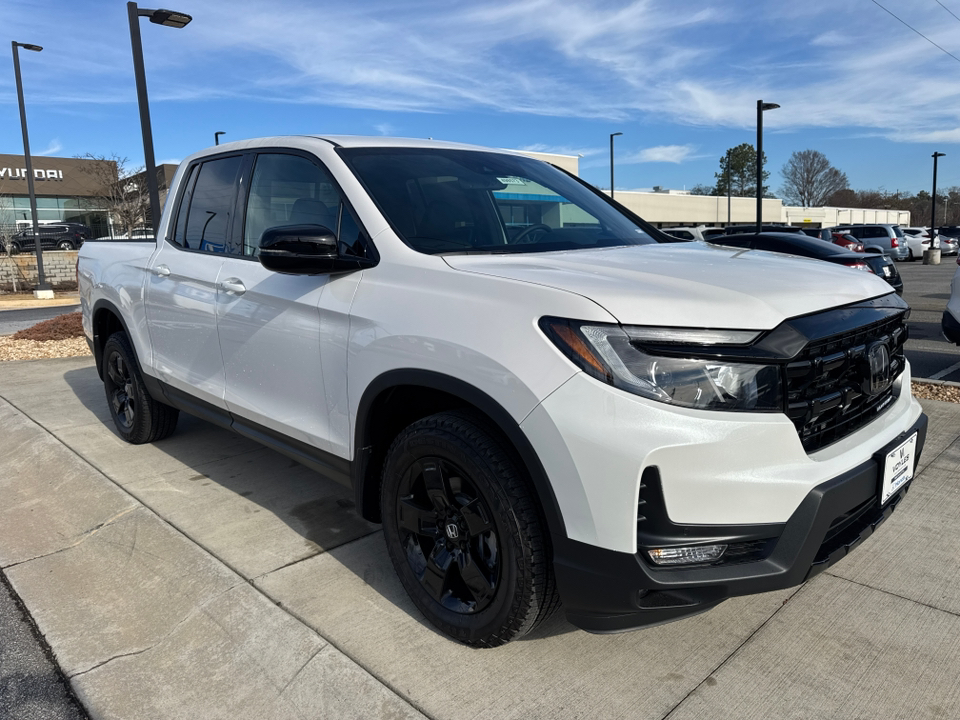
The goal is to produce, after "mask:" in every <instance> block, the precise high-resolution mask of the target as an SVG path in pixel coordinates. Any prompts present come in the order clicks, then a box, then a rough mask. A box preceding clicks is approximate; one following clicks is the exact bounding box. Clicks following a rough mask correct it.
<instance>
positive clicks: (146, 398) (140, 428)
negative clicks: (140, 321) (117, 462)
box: [102, 332, 180, 445]
mask: <svg viewBox="0 0 960 720" xmlns="http://www.w3.org/2000/svg"><path fill="white" fill-rule="evenodd" d="M136 358H137V356H136V353H135V352H134V350H133V346H132V345H131V344H130V340H129V338H127V335H126V333H124V332H115V333H114V334H113V335H111V336H110V337H109V338H108V339H107V342H106V344H105V345H104V346H103V361H102V362H103V387H104V390H105V391H106V394H107V407H108V408H109V409H110V414H111V415H112V416H113V423H114V425H116V427H117V432H118V433H119V434H120V437H122V438H123V439H124V440H126V441H127V442H128V443H131V444H133V445H143V444H144V443H151V442H156V441H157V440H163V439H164V438H166V437H169V436H170V435H172V434H173V431H174V430H176V428H177V418H179V416H180V411H179V410H177V409H176V408H172V407H170V406H169V405H165V404H164V403H161V402H157V401H156V400H154V399H153V398H152V397H150V394H149V393H148V392H147V388H146V386H145V385H144V383H143V376H142V375H141V374H140V369H139V367H138V365H137V359H136Z"/></svg>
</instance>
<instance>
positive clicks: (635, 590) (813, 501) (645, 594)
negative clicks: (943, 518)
mask: <svg viewBox="0 0 960 720" xmlns="http://www.w3.org/2000/svg"><path fill="white" fill-rule="evenodd" d="M926 430H927V416H926V415H921V416H920V418H919V419H918V420H917V422H916V423H914V425H913V426H912V427H911V428H910V429H909V430H907V431H906V432H904V433H901V435H900V436H899V437H897V438H896V439H895V440H894V441H892V442H891V443H889V444H888V445H887V447H885V448H884V449H883V450H881V451H880V452H878V453H877V454H876V455H875V456H874V457H873V458H871V459H870V460H867V461H866V462H864V463H862V464H861V465H859V466H857V467H856V468H854V469H852V470H850V471H848V472H846V473H844V474H842V475H840V476H838V477H835V478H833V479H831V480H828V481H827V482H824V483H822V484H820V485H818V486H816V487H815V488H813V489H812V490H811V491H810V492H809V493H808V494H807V496H806V497H805V498H804V499H803V501H802V502H801V503H800V506H799V507H798V508H797V509H796V511H794V513H793V515H791V516H790V518H789V519H788V520H787V522H786V524H784V525H783V526H782V528H783V530H782V533H780V536H779V538H778V539H777V540H776V544H775V545H774V547H773V550H772V551H771V552H770V554H769V556H768V557H766V558H765V559H763V560H758V561H755V562H746V563H742V564H733V565H716V566H700V567H688V568H682V567H681V568H656V567H653V566H651V565H650V564H649V563H647V562H646V561H645V560H644V559H643V557H642V556H641V555H640V554H639V553H637V554H635V555H632V554H629V553H621V552H616V551H613V550H605V549H602V548H597V547H595V546H592V545H588V544H586V543H581V542H578V541H574V540H569V539H566V538H565V539H563V540H561V541H559V542H557V541H556V540H555V547H554V568H555V571H556V576H557V582H558V584H559V587H560V594H561V597H562V599H563V603H564V607H565V609H566V613H567V618H568V620H569V621H570V622H571V623H573V624H574V625H576V626H577V627H580V628H582V629H584V630H588V631H590V632H601V633H609V632H621V631H624V630H631V629H634V628H640V627H648V626H651V625H659V624H662V623H665V622H670V621H673V620H679V619H681V618H684V617H689V616H690V615H696V614H698V613H701V612H704V611H705V610H709V609H710V608H712V607H715V606H716V605H718V604H720V603H721V602H723V600H725V599H726V598H729V597H734V596H737V595H750V594H753V593H760V592H768V591H771V590H780V589H783V588H788V587H793V586H796V585H799V584H801V583H803V582H805V581H806V580H808V579H810V578H812V577H814V576H815V575H817V574H819V573H820V572H822V571H823V570H825V569H826V568H828V567H830V566H831V565H832V564H833V563H835V562H837V561H839V560H840V559H842V558H843V557H845V556H846V555H848V554H849V553H850V552H851V551H852V550H853V549H854V548H856V547H857V546H858V545H860V543H862V542H863V541H864V540H865V539H866V538H868V537H869V536H870V535H871V534H873V532H874V530H876V528H877V527H878V526H879V525H880V524H881V523H882V522H883V521H884V520H886V519H887V518H888V517H889V516H890V514H891V513H892V512H893V511H894V509H896V507H897V506H898V505H899V504H900V502H901V501H902V500H903V497H904V495H905V494H906V493H907V491H908V490H909V487H910V484H911V483H912V481H911V483H908V484H907V485H906V486H904V487H903V488H902V489H901V490H900V491H899V493H898V494H897V495H896V496H894V497H893V498H892V499H891V500H890V501H889V502H888V503H887V504H886V505H885V506H883V507H881V506H880V484H881V482H882V472H883V469H882V468H883V464H882V460H883V458H884V457H885V454H886V451H887V450H892V449H893V448H895V447H896V446H897V445H899V444H900V443H902V442H903V441H904V440H905V439H906V438H907V437H909V436H910V435H912V434H913V433H917V449H916V455H915V459H914V462H915V463H916V462H917V461H918V460H919V458H920V453H921V451H922V448H923V443H924V440H925V439H926ZM914 468H916V465H914ZM700 527H701V528H702V527H703V526H700ZM710 527H715V530H714V533H715V534H716V535H725V534H729V533H725V527H724V526H710ZM838 528H839V529H838Z"/></svg>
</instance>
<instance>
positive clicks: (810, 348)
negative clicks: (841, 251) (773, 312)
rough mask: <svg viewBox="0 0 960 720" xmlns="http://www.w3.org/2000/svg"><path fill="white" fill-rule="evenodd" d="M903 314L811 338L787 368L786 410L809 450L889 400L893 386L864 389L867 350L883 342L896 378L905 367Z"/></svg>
mask: <svg viewBox="0 0 960 720" xmlns="http://www.w3.org/2000/svg"><path fill="white" fill-rule="evenodd" d="M906 340H907V326H906V323H905V320H904V315H903V314H899V315H896V316H894V317H888V318H885V319H884V320H881V321H878V322H874V323H872V324H869V325H864V326H862V327H859V328H856V329H854V330H852V331H850V332H846V333H842V334H839V335H833V336H831V337H827V338H823V339H820V340H816V341H814V342H811V343H810V344H809V345H807V346H806V348H805V349H804V350H803V352H801V353H800V355H798V356H797V358H796V359H795V360H794V361H793V362H791V363H789V364H788V365H787V366H786V368H785V372H786V388H787V415H788V416H789V417H790V419H791V420H792V421H793V424H794V425H795V426H796V428H797V433H798V434H799V435H800V441H801V442H802V443H803V447H804V449H805V450H806V451H807V452H813V451H815V450H819V449H821V448H823V447H826V446H827V445H830V444H831V443H834V442H836V441H838V440H841V439H842V438H844V437H846V436H847V435H849V434H850V433H852V432H854V431H855V430H858V429H859V428H861V427H863V426H864V425H866V424H867V423H868V422H870V421H871V420H873V419H874V418H876V417H877V416H878V415H880V414H881V413H883V412H884V410H886V409H887V408H888V407H890V406H891V405H892V404H893V387H892V386H891V387H890V388H887V390H885V391H884V392H882V393H880V394H878V395H872V396H871V395H868V394H866V393H865V392H863V383H864V379H865V378H866V376H867V369H866V352H867V349H868V348H869V347H870V346H871V345H872V344H873V343H875V342H883V343H885V344H886V345H887V349H888V351H889V354H890V369H891V372H892V376H893V377H894V378H896V377H897V376H899V375H900V373H901V372H902V371H903V369H904V367H905V362H904V358H903V344H904V342H906Z"/></svg>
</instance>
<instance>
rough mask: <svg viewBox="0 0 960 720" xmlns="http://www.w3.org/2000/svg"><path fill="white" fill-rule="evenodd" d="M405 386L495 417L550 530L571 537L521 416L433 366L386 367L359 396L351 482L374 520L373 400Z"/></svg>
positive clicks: (363, 510) (376, 480)
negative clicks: (441, 395) (455, 400)
mask: <svg viewBox="0 0 960 720" xmlns="http://www.w3.org/2000/svg"><path fill="white" fill-rule="evenodd" d="M400 386H414V387H422V388H425V389H430V390H438V391H440V392H443V393H446V394H447V395H452V396H454V397H455V398H458V399H459V400H462V401H463V402H464V403H466V404H468V405H472V406H473V407H475V408H476V409H477V410H479V411H480V412H482V413H483V414H485V415H486V416H487V417H489V418H490V419H491V420H492V421H493V422H494V423H496V424H497V426H498V427H499V429H500V431H501V432H503V434H504V435H505V436H506V438H507V440H509V441H510V443H511V444H512V445H513V448H514V450H516V452H517V454H518V455H519V456H520V460H521V462H522V463H523V465H524V468H525V469H526V471H527V474H528V477H529V478H530V480H531V482H532V483H533V489H534V491H535V492H536V494H537V496H538V499H539V501H540V507H541V510H542V512H543V516H544V519H545V520H546V523H547V529H548V530H549V532H550V535H551V536H552V537H553V538H555V539H556V540H566V538H567V532H566V526H565V524H564V522H563V514H562V513H561V511H560V504H559V503H558V502H557V496H556V494H555V493H554V491H553V486H552V485H551V484H550V480H549V478H548V477H547V473H546V471H545V470H544V468H543V464H542V463H541V462H540V458H539V456H538V455H537V452H536V450H534V448H533V445H532V444H531V443H530V440H529V439H528V438H527V436H526V433H524V432H523V430H522V429H521V428H520V425H519V424H518V423H517V421H516V420H514V419H513V416H512V415H510V413H509V412H507V411H506V410H505V409H504V408H503V406H502V405H500V403H499V402H497V401H496V400H494V399H493V398H492V397H490V396H489V395H487V394H486V393H485V392H483V391H482V390H480V389H478V388H476V387H474V386H473V385H470V384H469V383H467V382H464V381H463V380H460V379H458V378H455V377H452V376H450V375H445V374H443V373H438V372H434V371H431V370H417V369H401V370H390V371H387V372H385V373H383V374H382V375H379V376H378V377H377V378H375V379H374V380H373V381H372V382H371V383H370V384H369V385H367V387H366V389H365V390H364V392H363V395H362V396H361V398H360V404H359V405H358V407H357V416H356V423H355V425H354V434H355V442H356V444H355V446H354V447H355V448H356V450H355V453H354V462H353V463H352V468H351V469H352V471H353V479H352V484H353V487H354V490H355V492H356V502H357V508H358V509H359V511H360V514H361V515H362V516H363V517H364V518H366V519H368V520H373V519H374V518H378V516H379V485H380V478H379V476H375V475H374V476H371V475H372V473H371V472H370V468H369V464H370V458H371V455H372V447H371V442H370V438H371V436H372V432H371V427H370V426H371V418H370V410H371V408H372V407H373V404H374V401H375V400H376V399H377V398H378V397H380V395H381V394H382V393H383V392H384V391H386V390H389V389H390V388H394V387H400Z"/></svg>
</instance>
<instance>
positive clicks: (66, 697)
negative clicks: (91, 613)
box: [0, 573, 88, 720]
mask: <svg viewBox="0 0 960 720" xmlns="http://www.w3.org/2000/svg"><path fill="white" fill-rule="evenodd" d="M48 652H49V650H46V649H45V648H44V647H43V645H42V644H41V640H40V638H39V637H38V634H37V632H36V630H35V629H34V628H33V626H32V625H31V623H30V621H29V620H28V619H27V618H26V617H25V616H24V612H23V610H22V609H21V608H20V606H19V605H18V603H17V601H16V600H14V598H13V595H12V593H11V590H10V587H9V586H8V585H7V581H6V578H5V577H4V576H3V574H2V573H0V718H10V719H11V720H13V719H16V720H87V717H88V716H87V714H86V713H85V712H84V711H83V709H82V708H81V706H80V704H79V703H78V702H77V701H76V699H75V698H74V696H73V693H72V692H71V691H70V689H69V687H68V686H67V684H66V681H65V680H64V678H63V675H62V674H61V673H60V668H58V667H57V666H56V665H55V664H54V662H53V661H52V660H51V659H50V657H49V655H48Z"/></svg>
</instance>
